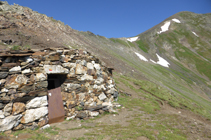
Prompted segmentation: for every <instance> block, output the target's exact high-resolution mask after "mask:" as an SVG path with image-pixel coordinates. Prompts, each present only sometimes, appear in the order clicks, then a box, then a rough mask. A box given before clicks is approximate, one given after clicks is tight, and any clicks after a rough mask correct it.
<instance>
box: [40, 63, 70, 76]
mask: <svg viewBox="0 0 211 140" xmlns="http://www.w3.org/2000/svg"><path fill="white" fill-rule="evenodd" d="M44 71H45V73H47V74H57V73H58V74H63V73H69V70H68V69H66V68H63V67H62V66H61V65H44Z"/></svg>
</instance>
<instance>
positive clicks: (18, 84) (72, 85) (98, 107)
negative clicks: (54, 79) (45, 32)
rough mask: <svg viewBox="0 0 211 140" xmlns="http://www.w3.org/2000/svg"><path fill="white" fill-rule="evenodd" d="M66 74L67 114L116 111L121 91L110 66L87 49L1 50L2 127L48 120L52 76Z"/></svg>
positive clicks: (78, 115)
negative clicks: (118, 89) (113, 77)
mask: <svg viewBox="0 0 211 140" xmlns="http://www.w3.org/2000/svg"><path fill="white" fill-rule="evenodd" d="M50 74H60V75H61V76H62V77H63V79H64V80H63V82H62V84H61V85H60V87H61V95H62V101H63V105H64V110H65V117H66V118H80V119H84V118H88V117H94V116H97V115H99V114H100V113H103V112H104V111H111V110H112V106H113V103H112V102H113V101H114V100H117V97H118V92H117V90H116V87H115V83H114V80H113V79H112V77H111V76H112V74H111V71H110V69H109V68H107V67H105V66H103V65H102V64H101V62H100V61H99V59H97V58H96V57H94V56H92V55H91V54H90V53H89V52H86V51H83V50H67V49H66V50H65V49H45V50H41V51H37V52H36V51H31V50H30V51H10V52H2V53H0V132H1V131H6V130H20V129H24V128H30V129H34V128H36V127H42V126H44V125H46V124H48V96H47V95H48V76H49V75H50Z"/></svg>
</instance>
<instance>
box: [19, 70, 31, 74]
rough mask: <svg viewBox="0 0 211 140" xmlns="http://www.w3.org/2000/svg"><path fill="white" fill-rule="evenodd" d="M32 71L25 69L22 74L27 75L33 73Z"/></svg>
mask: <svg viewBox="0 0 211 140" xmlns="http://www.w3.org/2000/svg"><path fill="white" fill-rule="evenodd" d="M31 72H32V71H31V70H30V69H25V70H23V71H22V72H21V73H22V74H27V73H31Z"/></svg>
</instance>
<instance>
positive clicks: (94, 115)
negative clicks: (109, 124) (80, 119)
mask: <svg viewBox="0 0 211 140" xmlns="http://www.w3.org/2000/svg"><path fill="white" fill-rule="evenodd" d="M98 115H99V112H97V111H92V112H89V116H91V117H96V116H98Z"/></svg>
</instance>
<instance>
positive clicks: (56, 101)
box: [48, 74, 67, 124]
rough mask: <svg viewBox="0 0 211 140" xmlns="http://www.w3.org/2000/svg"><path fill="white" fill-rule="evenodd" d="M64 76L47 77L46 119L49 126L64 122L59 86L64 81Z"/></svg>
mask: <svg viewBox="0 0 211 140" xmlns="http://www.w3.org/2000/svg"><path fill="white" fill-rule="evenodd" d="M66 76H67V75H65V74H49V75H48V118H49V122H48V123H49V124H51V123H56V122H62V121H64V116H65V112H64V106H63V101H62V95H61V85H62V84H63V83H64V81H65V79H66Z"/></svg>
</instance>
